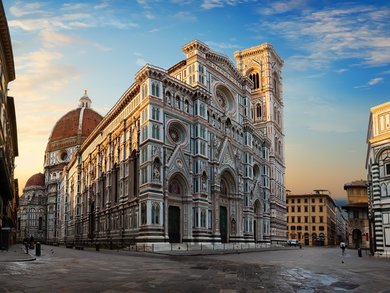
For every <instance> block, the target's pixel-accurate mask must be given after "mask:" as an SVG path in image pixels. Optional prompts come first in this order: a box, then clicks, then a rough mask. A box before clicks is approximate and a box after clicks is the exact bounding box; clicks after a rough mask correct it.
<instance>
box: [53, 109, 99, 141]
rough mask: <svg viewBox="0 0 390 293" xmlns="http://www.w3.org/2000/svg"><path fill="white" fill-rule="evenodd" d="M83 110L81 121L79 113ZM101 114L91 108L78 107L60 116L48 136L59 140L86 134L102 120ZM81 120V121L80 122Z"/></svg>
mask: <svg viewBox="0 0 390 293" xmlns="http://www.w3.org/2000/svg"><path fill="white" fill-rule="evenodd" d="M81 111H83V112H84V113H83V117H82V121H80V113H81ZM102 118H103V117H102V116H100V114H98V113H96V112H95V111H94V110H92V109H88V108H78V109H75V110H72V111H70V112H68V113H67V114H65V115H64V116H62V118H61V119H60V120H58V122H57V123H56V125H55V126H54V128H53V131H52V133H51V136H50V139H49V140H50V141H55V140H61V139H64V138H69V137H73V136H85V137H86V136H88V135H89V134H91V132H92V130H94V128H95V127H96V125H98V124H99V122H100V121H101V120H102ZM80 122H81V123H80Z"/></svg>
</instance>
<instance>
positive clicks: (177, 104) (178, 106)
mask: <svg viewBox="0 0 390 293" xmlns="http://www.w3.org/2000/svg"><path fill="white" fill-rule="evenodd" d="M176 107H177V108H178V109H180V97H179V96H176Z"/></svg>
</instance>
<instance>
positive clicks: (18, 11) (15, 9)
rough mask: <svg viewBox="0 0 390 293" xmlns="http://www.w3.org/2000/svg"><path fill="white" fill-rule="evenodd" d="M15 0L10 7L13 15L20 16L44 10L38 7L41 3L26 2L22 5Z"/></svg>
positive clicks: (42, 12)
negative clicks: (14, 3)
mask: <svg viewBox="0 0 390 293" xmlns="http://www.w3.org/2000/svg"><path fill="white" fill-rule="evenodd" d="M19 4H20V3H19V2H17V3H16V5H14V6H11V7H10V9H9V10H10V12H11V14H12V15H13V16H15V17H22V16H26V15H31V14H45V12H44V10H41V9H40V8H41V7H42V6H43V5H42V3H38V2H34V3H26V4H24V5H19Z"/></svg>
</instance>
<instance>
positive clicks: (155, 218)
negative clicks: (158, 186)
mask: <svg viewBox="0 0 390 293" xmlns="http://www.w3.org/2000/svg"><path fill="white" fill-rule="evenodd" d="M152 224H160V205H159V204H158V202H154V203H153V205H152Z"/></svg>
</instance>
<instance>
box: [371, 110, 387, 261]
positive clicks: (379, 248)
mask: <svg viewBox="0 0 390 293" xmlns="http://www.w3.org/2000/svg"><path fill="white" fill-rule="evenodd" d="M367 145H368V148H367V158H366V169H367V183H368V208H369V221H370V232H371V236H372V250H373V252H374V253H375V255H376V256H388V255H390V102H387V103H384V104H381V105H378V106H375V107H372V108H371V111H370V118H369V122H368V132H367Z"/></svg>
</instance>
